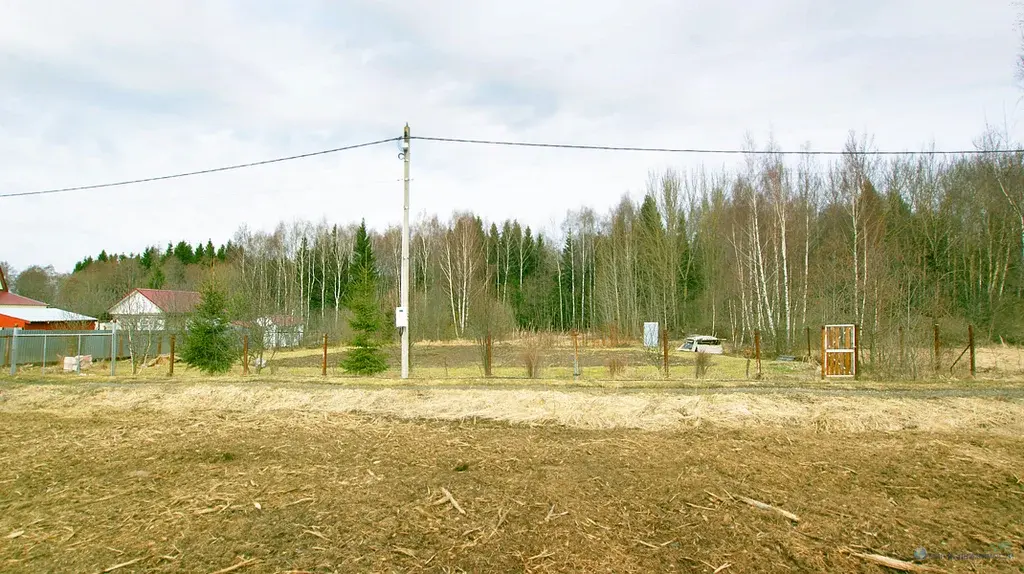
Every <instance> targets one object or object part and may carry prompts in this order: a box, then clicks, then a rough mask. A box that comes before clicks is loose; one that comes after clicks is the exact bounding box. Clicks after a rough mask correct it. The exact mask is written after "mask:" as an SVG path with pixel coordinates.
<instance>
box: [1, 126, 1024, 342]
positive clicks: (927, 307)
mask: <svg viewBox="0 0 1024 574" xmlns="http://www.w3.org/2000/svg"><path fill="white" fill-rule="evenodd" d="M865 141H866V140H865V139H864V138H858V136H856V135H855V134H851V135H850V138H849V140H848V142H847V145H846V147H845V150H844V153H842V154H839V155H834V156H826V157H821V156H812V155H797V156H793V155H784V154H781V153H778V150H777V148H776V146H775V144H773V143H769V144H768V145H766V146H763V147H755V146H753V145H752V144H748V148H747V149H748V150H750V153H748V154H746V155H745V156H744V162H743V164H742V165H743V167H741V168H739V169H736V170H731V171H729V170H722V171H711V170H708V169H693V170H687V171H678V170H667V171H664V172H659V173H652V174H649V175H648V178H647V180H646V182H644V183H643V188H642V192H643V193H642V194H633V195H630V194H626V195H624V196H623V197H622V198H621V200H620V201H619V202H618V203H616V204H615V205H614V206H612V207H611V208H610V209H606V210H602V211H599V210H596V209H594V208H592V207H581V208H580V209H578V210H574V211H571V212H569V213H568V214H566V216H565V218H564V219H563V221H562V222H561V225H560V229H559V230H558V232H557V233H550V232H549V233H548V234H543V233H538V232H536V231H535V230H532V229H531V228H530V227H529V226H526V225H523V224H521V223H520V222H518V221H516V220H505V221H484V220H483V219H482V218H480V217H479V216H477V215H475V214H473V213H469V212H458V213H454V214H452V215H451V216H450V217H448V218H447V219H442V218H439V217H438V216H436V215H435V216H430V217H421V218H420V219H419V220H417V221H415V222H414V225H413V227H412V233H411V235H412V237H411V239H412V243H411V247H412V249H411V260H412V275H413V279H412V300H411V305H410V320H411V325H410V331H411V334H412V336H413V338H414V339H417V340H422V339H431V340H441V339H454V338H475V337H479V336H481V335H482V334H483V333H484V332H485V331H490V332H491V333H492V334H493V335H494V336H497V337H502V336H510V335H513V334H515V333H516V332H521V331H546V330H552V331H569V330H574V329H575V330H587V331H590V332H595V333H602V334H604V335H609V334H614V336H616V337H622V338H624V339H627V338H635V337H637V336H638V335H639V332H640V330H641V327H642V323H643V322H644V321H658V322H661V323H662V324H663V325H665V326H667V328H668V329H669V331H670V332H671V333H673V334H675V335H677V336H681V335H684V334H689V333H697V332H700V333H706V334H715V335H717V336H720V337H722V338H724V339H726V340H728V341H731V342H732V343H733V344H735V345H740V346H742V345H744V344H747V343H749V341H750V340H751V338H752V335H753V332H754V331H755V330H758V331H760V333H761V337H762V339H763V340H765V341H766V342H768V343H769V344H772V345H774V346H775V349H776V350H778V351H779V352H782V351H783V350H786V349H792V348H794V347H799V345H800V344H801V341H802V340H803V339H802V337H803V333H804V329H805V327H811V328H812V329H816V328H817V327H818V326H820V325H821V324H823V323H828V322H844V323H846V322H848V323H857V324H860V325H861V326H862V328H863V329H865V331H866V332H868V333H877V334H878V335H879V336H880V337H883V336H893V334H894V333H895V331H896V330H897V329H899V328H903V329H906V330H907V331H908V332H911V333H923V332H924V331H925V330H927V329H929V328H930V326H931V325H932V324H933V323H943V324H948V325H951V326H956V327H962V326H965V325H966V324H967V323H970V324H973V325H975V327H976V329H977V331H978V333H979V336H981V337H984V338H987V339H989V340H995V341H998V340H1000V339H1002V340H1004V341H1007V342H1021V341H1022V339H1024V157H1022V154H1021V153H1020V151H1019V150H1017V149H1015V148H1016V147H1019V146H1015V145H1013V144H1012V143H1011V142H1010V141H1008V139H1007V138H1004V137H1001V136H1000V135H999V134H997V133H995V132H987V133H986V134H985V135H984V136H983V137H981V138H979V140H978V143H977V146H978V150H979V151H984V152H986V153H971V154H959V155H947V154H938V153H936V154H896V155H885V154H877V153H874V152H873V151H872V150H871V149H870V148H869V146H868V145H867V144H866V143H865ZM1000 150H1008V151H1000ZM641 181H642V180H641ZM638 183H640V181H638ZM357 225H358V224H357V223H355V222H348V223H346V224H344V225H338V224H331V223H328V222H327V221H326V220H323V221H320V222H309V221H299V222H293V223H291V224H285V223H281V224H279V225H278V226H277V228H276V229H274V230H273V231H259V230H251V229H249V228H247V227H246V226H244V225H243V226H242V227H241V228H240V229H238V231H237V232H236V233H235V235H234V237H233V238H232V240H231V241H229V242H228V243H226V244H225V245H220V246H214V245H213V244H212V242H207V243H205V244H203V243H199V244H198V245H197V246H195V247H193V246H191V245H190V244H189V243H188V242H185V241H182V242H180V243H178V244H176V245H167V246H166V248H157V247H148V248H145V249H143V250H142V251H141V252H140V253H137V254H117V255H108V254H107V253H106V252H103V253H100V254H99V255H98V256H97V257H95V258H93V257H87V258H85V259H83V260H82V261H80V262H79V263H78V264H77V265H76V266H75V269H74V271H73V272H72V273H70V274H67V275H61V274H58V273H55V272H54V271H53V269H52V268H46V267H40V266H33V267H30V268H28V269H26V270H23V271H22V272H21V273H18V274H17V275H15V274H13V273H10V271H11V270H10V269H8V271H9V273H8V275H9V278H10V280H11V283H12V285H13V286H14V290H15V291H17V292H20V293H22V294H23V295H25V296H29V297H34V298H38V299H42V300H45V301H47V302H49V303H51V304H54V305H57V306H60V307H62V308H66V309H69V310H73V311H77V312H81V313H85V314H89V315H92V316H97V317H99V316H102V315H104V313H105V312H106V309H107V308H109V306H110V305H111V304H113V303H114V302H115V301H117V300H118V299H119V298H120V297H121V296H123V295H124V294H125V293H127V292H128V291H129V290H130V289H131V288H133V287H153V288H165V289H197V288H198V287H199V285H200V284H201V283H202V282H203V281H206V280H210V279H212V280H214V281H216V282H218V283H220V284H222V285H224V286H225V287H227V288H228V290H229V292H230V293H232V294H233V295H234V298H233V301H234V303H233V309H232V312H233V313H234V314H235V315H237V316H238V317H239V318H245V317H255V316H261V315H264V314H291V315H294V316H298V317H301V318H302V319H303V320H304V321H305V323H306V324H307V329H306V332H307V333H309V334H311V336H312V337H313V338H315V337H317V336H318V335H317V334H318V333H322V332H326V333H329V334H332V335H336V336H345V335H346V329H347V319H348V316H349V315H348V312H347V310H346V301H347V299H346V295H347V291H348V288H349V283H350V282H349V278H348V267H349V264H350V261H351V257H352V250H353V238H354V236H355V232H356V228H357ZM371 240H372V245H373V249H374V251H375V254H376V261H377V265H378V270H377V273H378V276H379V280H378V284H377V291H378V296H379V302H380V305H381V308H382V310H384V312H385V313H386V314H387V315H388V316H389V317H390V316H391V315H392V313H393V309H394V307H396V306H397V305H398V298H399V297H398V277H399V270H400V264H401V231H400V228H399V227H395V226H392V227H388V228H387V229H383V230H371Z"/></svg>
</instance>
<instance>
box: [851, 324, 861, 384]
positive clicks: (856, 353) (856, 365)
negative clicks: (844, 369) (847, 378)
mask: <svg viewBox="0 0 1024 574" xmlns="http://www.w3.org/2000/svg"><path fill="white" fill-rule="evenodd" d="M859 374H860V323H854V325H853V378H854V379H856V378H857V376H858V375H859Z"/></svg>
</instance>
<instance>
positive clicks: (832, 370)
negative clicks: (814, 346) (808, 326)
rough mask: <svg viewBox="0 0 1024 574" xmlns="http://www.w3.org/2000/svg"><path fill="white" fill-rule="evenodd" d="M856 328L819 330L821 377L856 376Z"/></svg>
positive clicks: (844, 327)
mask: <svg viewBox="0 0 1024 574" xmlns="http://www.w3.org/2000/svg"><path fill="white" fill-rule="evenodd" d="M857 335H858V333H857V326H856V325H825V326H824V327H822V328H821V377H822V378H825V377H856V376H857Z"/></svg>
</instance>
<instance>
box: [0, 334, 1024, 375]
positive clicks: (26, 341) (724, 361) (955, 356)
mask: <svg viewBox="0 0 1024 574" xmlns="http://www.w3.org/2000/svg"><path fill="white" fill-rule="evenodd" d="M237 335H238V340H237V341H236V342H235V344H237V351H238V359H237V360H236V362H235V363H234V366H233V367H232V368H231V371H230V373H233V374H235V375H243V376H245V375H264V376H267V375H269V376H271V377H273V376H282V377H285V378H288V377H298V378H314V377H329V378H332V379H337V380H339V381H341V380H347V379H351V378H358V376H357V375H354V374H351V373H347V372H346V371H345V370H344V369H343V368H342V367H341V364H342V361H343V359H344V358H345V357H346V355H347V354H348V353H349V352H351V348H350V347H348V346H347V341H345V340H342V339H339V338H338V337H334V336H329V335H326V334H322V335H320V336H319V337H316V338H313V337H307V339H308V340H309V341H308V342H309V343H310V344H308V345H304V346H299V345H298V343H300V340H299V339H298V338H297V337H293V338H292V339H290V340H289V341H287V342H285V343H283V344H282V343H281V342H280V341H276V340H275V339H273V338H271V339H267V338H266V336H265V335H266V334H265V333H264V334H263V335H260V334H259V333H257V332H253V333H248V332H246V331H240V332H238V333H237ZM759 335H760V333H758V334H756V335H755V336H754V337H753V338H752V339H753V340H751V341H749V342H747V343H745V344H742V345H738V344H733V342H732V341H728V340H722V341H721V343H722V344H721V347H722V349H721V350H722V354H712V353H697V352H691V351H689V350H687V348H686V346H685V345H684V344H683V343H684V340H685V339H684V337H683V336H682V335H678V336H672V337H671V339H669V338H668V337H667V336H666V335H665V333H664V332H662V333H660V334H659V336H658V337H657V339H656V344H651V343H652V341H648V342H647V344H646V345H645V344H644V341H641V340H638V339H635V338H632V339H630V338H625V337H619V336H615V335H614V334H612V335H611V336H610V335H609V334H608V333H601V332H577V333H573V332H556V333H552V332H541V333H529V332H522V333H514V334H507V335H506V336H503V337H497V336H488V335H486V334H485V335H484V336H481V337H478V338H476V339H473V340H459V341H416V342H414V344H413V345H412V348H411V356H410V366H411V376H412V378H413V379H416V380H421V381H424V380H425V381H446V380H448V381H459V380H465V381H473V380H481V379H493V380H495V381H496V382H500V381H502V380H509V381H514V380H521V381H524V382H525V381H529V380H538V382H542V381H552V382H556V381H575V382H580V383H583V384H587V383H588V382H599V381H606V382H613V383H623V384H628V383H629V382H631V381H632V382H650V383H651V384H658V385H661V384H672V383H678V382H685V381H708V382H712V381H720V382H724V381H766V382H773V381H774V382H784V381H787V380H790V381H801V380H802V381H808V380H814V379H820V378H823V377H822V374H823V373H822V369H821V338H820V334H819V332H818V328H811V327H808V328H807V329H806V333H801V336H800V338H799V339H800V340H799V343H798V344H794V345H791V346H790V347H789V351H788V353H789V354H785V353H780V352H778V351H776V350H774V349H770V346H769V345H763V346H762V345H759V344H758V343H760V342H762V339H761V337H760V336H759ZM173 336H174V334H173V333H171V332H147V333H145V334H144V338H143V337H140V336H139V334H135V336H134V337H129V336H128V334H127V333H124V332H120V331H110V330H106V331H24V330H20V331H15V330H12V329H4V330H0V367H2V368H0V375H6V374H8V373H9V374H11V375H15V374H18V373H24V374H56V373H61V372H81V371H86V370H87V371H90V372H92V373H95V374H98V375H106V374H107V373H108V372H109V373H110V374H115V373H116V374H118V375H121V376H130V375H139V376H143V377H145V376H153V375H155V376H167V375H170V376H175V370H174V362H173V361H174V360H175V359H177V360H178V361H180V360H181V355H180V354H181V352H182V349H183V347H182V346H181V345H182V343H183V339H182V338H181V337H178V344H179V347H178V356H177V357H172V355H171V354H172V340H173ZM975 336H976V333H975V329H974V328H973V327H972V326H970V325H934V324H928V323H922V324H920V325H915V326H914V327H913V328H911V329H903V328H897V329H888V330H880V331H871V330H864V329H863V328H861V327H857V341H858V345H857V349H856V354H857V360H856V377H857V378H860V379H863V380H867V381H872V380H874V381H895V380H906V381H912V380H932V379H938V378H948V377H953V378H967V377H973V376H979V377H982V378H1001V377H1005V376H1014V377H1016V376H1020V375H1021V374H1024V349H1020V348H1016V347H1009V346H1005V345H991V344H989V345H986V346H985V347H984V348H977V347H976V346H975V344H974V343H975V341H974V338H975ZM312 340H317V341H318V343H319V344H316V345H315V346H314V345H313V344H312ZM260 341H262V343H260ZM394 343H395V344H392V345H388V344H385V345H384V346H383V348H382V349H381V351H382V352H384V353H385V355H386V358H387V362H388V364H389V368H388V370H386V371H385V372H383V373H380V374H378V375H375V376H376V377H378V378H381V379H385V380H386V379H397V378H398V375H399V365H400V351H399V347H398V345H397V341H395V342H394ZM132 345H134V346H135V353H134V355H135V356H134V357H132V349H131V347H132ZM77 357H83V359H77ZM243 357H244V359H243ZM69 358H70V360H69ZM129 358H134V360H133V361H124V359H129ZM111 359H117V360H119V361H122V364H121V365H120V366H118V365H117V361H111ZM183 367H184V366H183ZM177 376H185V377H196V376H201V373H200V372H198V371H197V370H195V369H188V368H182V369H179V371H178V374H177ZM655 381H657V383H655Z"/></svg>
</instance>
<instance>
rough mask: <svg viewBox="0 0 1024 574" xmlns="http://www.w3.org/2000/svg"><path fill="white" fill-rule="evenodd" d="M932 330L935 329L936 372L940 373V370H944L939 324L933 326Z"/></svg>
mask: <svg viewBox="0 0 1024 574" xmlns="http://www.w3.org/2000/svg"><path fill="white" fill-rule="evenodd" d="M932 329H933V332H934V344H935V372H936V373H938V372H939V370H941V369H942V362H941V356H940V355H941V353H942V347H941V344H940V343H939V324H938V323H935V324H934V325H932Z"/></svg>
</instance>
